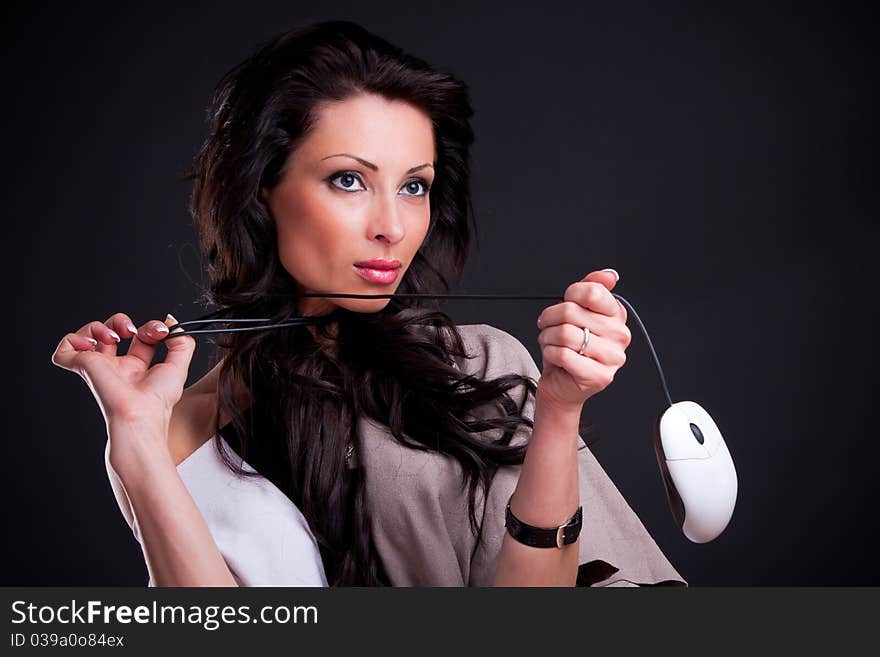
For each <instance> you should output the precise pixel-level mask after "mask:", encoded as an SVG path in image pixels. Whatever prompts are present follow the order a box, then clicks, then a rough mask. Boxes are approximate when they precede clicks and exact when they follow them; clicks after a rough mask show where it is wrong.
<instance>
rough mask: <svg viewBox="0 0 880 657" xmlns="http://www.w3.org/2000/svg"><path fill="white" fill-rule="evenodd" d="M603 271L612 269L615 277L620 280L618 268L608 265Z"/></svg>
mask: <svg viewBox="0 0 880 657" xmlns="http://www.w3.org/2000/svg"><path fill="white" fill-rule="evenodd" d="M602 271H610V272H611V273H612V274H614V278H616V279H617V280H618V281H619V280H620V274H618V273H617V270H616V269H611V267H606V268H605V269H603V270H602Z"/></svg>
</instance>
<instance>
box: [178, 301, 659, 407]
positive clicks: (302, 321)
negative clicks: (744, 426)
mask: <svg viewBox="0 0 880 657" xmlns="http://www.w3.org/2000/svg"><path fill="white" fill-rule="evenodd" d="M611 294H612V295H613V296H614V297H616V298H617V299H619V300H620V302H621V303H623V304H624V305H625V306H626V307H627V310H628V311H629V313H630V314H632V316H633V317H635V320H636V323H637V324H638V325H639V329H641V331H642V335H644V336H645V340H646V341H647V342H648V348H649V349H650V350H651V356H652V357H653V359H654V365H655V366H656V367H657V372H658V373H659V374H660V383H661V384H662V385H663V394H664V395H665V396H666V401H667V403H668V404H669V405H670V406H672V396H671V395H670V394H669V387H668V386H667V385H666V376H665V375H664V374H663V368H662V367H661V366H660V359H659V358H658V357H657V352H656V350H655V349H654V344H653V343H652V342H651V336H649V335H648V330H647V329H646V328H645V325H644V323H642V319H641V317H639V314H638V313H637V312H636V310H635V308H633V307H632V305H631V304H630V302H629V301H627V300H626V299H624V298H623V297H622V296H620V295H619V294H616V293H614V292H612V293H611ZM300 296H302V297H320V298H332V299H343V298H344V299H391V298H422V299H508V300H519V299H529V300H538V301H563V300H564V297H560V296H522V295H507V294H407V293H397V294H341V293H326V294H318V293H304V294H301V295H300ZM228 310H229V309H228V308H221V309H220V310H216V311H213V312H210V313H208V314H207V315H203V316H202V317H200V318H198V319H193V320H189V321H185V322H179V323H177V324H174V325H173V326H170V327H169V329H170V330H171V331H174V330H175V329H177V328H178V327H180V328H183V332H184V333H185V334H186V335H196V334H208V333H233V332H236V331H265V330H267V329H276V328H286V327H290V326H303V325H306V324H318V323H321V322H323V321H329V320H330V319H332V313H331V314H330V315H320V316H305V317H291V318H290V319H286V320H284V321H283V322H278V323H275V324H263V325H259V326H243V327H239V328H224V329H195V330H190V329H188V328H186V327H187V326H193V325H202V324H228V323H237V324H244V323H248V322H268V321H271V318H256V319H223V318H218V316H219V315H221V314H223V313H225V312H227V311H228ZM173 335H174V336H179V335H180V333H175V334H173ZM166 337H171V334H170V333H169V334H168V336H166Z"/></svg>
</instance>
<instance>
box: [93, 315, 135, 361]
mask: <svg viewBox="0 0 880 657" xmlns="http://www.w3.org/2000/svg"><path fill="white" fill-rule="evenodd" d="M104 325H105V326H106V327H107V330H108V333H109V334H110V337H112V338H113V339H114V340H115V342H114V343H112V344H104V343H100V344H98V348H97V349H96V351H99V352H100V353H102V354H106V355H108V356H115V355H116V348H117V347H118V346H119V342H120V341H121V340H122V338H123V337H124V338H126V339H128V338H130V337H132V336H133V335H134V334H135V333H137V328H135V326H134V324H133V323H132V321H131V318H130V317H129V316H128V315H126V314H125V313H115V314H114V315H111V316H110V317H108V318H107V321H106V322H104Z"/></svg>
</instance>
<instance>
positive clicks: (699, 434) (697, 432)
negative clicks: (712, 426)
mask: <svg viewBox="0 0 880 657" xmlns="http://www.w3.org/2000/svg"><path fill="white" fill-rule="evenodd" d="M690 425H691V431H693V433H694V437H696V439H697V442H698V443H700V444H701V445H702V444H703V442H704V441H705V440H706V439H705V438H703V432H702V431H700V427H698V426H697V425H696V424H694V423H693V422H691V423H690Z"/></svg>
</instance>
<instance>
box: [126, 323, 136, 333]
mask: <svg viewBox="0 0 880 657" xmlns="http://www.w3.org/2000/svg"><path fill="white" fill-rule="evenodd" d="M125 328H127V329H128V330H129V331H131V332H132V333H137V332H138V330H137V327H136V326H135V325H134V324H126V325H125Z"/></svg>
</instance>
